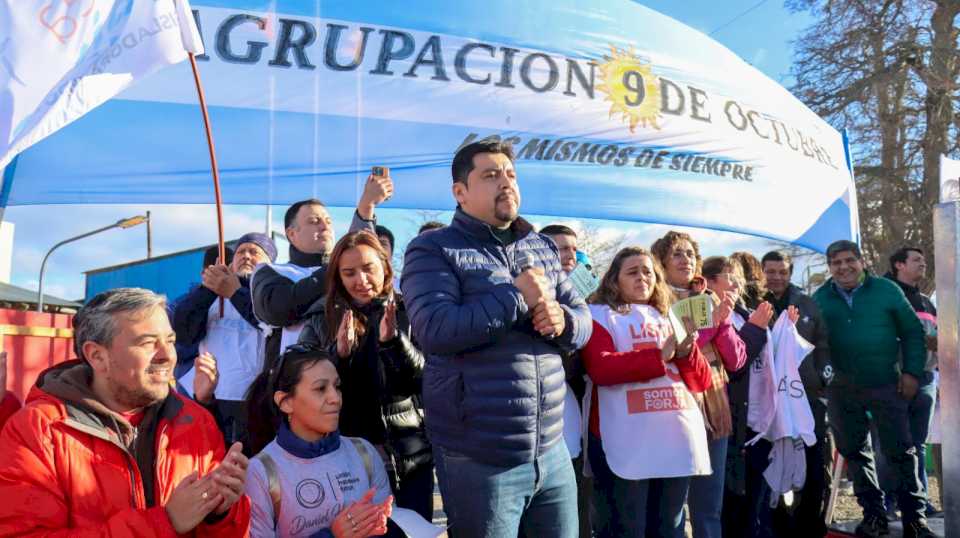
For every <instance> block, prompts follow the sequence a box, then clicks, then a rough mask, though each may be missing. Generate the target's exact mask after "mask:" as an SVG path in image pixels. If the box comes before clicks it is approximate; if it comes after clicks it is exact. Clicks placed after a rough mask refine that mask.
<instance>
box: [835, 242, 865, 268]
mask: <svg viewBox="0 0 960 538" xmlns="http://www.w3.org/2000/svg"><path fill="white" fill-rule="evenodd" d="M846 251H850V252H852V253H853V255H854V256H855V257H856V258H857V259H858V260H862V259H863V254H862V253H861V252H860V246H859V245H857V244H856V243H854V242H853V241H847V240H846V239H841V240H839V241H834V242H833V243H830V246H828V247H827V263H829V262H830V260H832V259H833V257H834V256H836V255H837V254H839V253H841V252H846Z"/></svg>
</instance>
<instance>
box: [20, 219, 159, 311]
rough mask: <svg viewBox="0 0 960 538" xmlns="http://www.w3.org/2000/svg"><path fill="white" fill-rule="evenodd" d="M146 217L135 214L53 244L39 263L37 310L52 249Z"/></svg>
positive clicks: (41, 309)
mask: <svg viewBox="0 0 960 538" xmlns="http://www.w3.org/2000/svg"><path fill="white" fill-rule="evenodd" d="M148 218H149V217H148V216H147V215H137V216H135V217H129V218H125V219H120V220H118V221H117V222H114V223H113V224H111V225H109V226H104V227H103V228H97V229H96V230H93V231H91V232H87V233H85V234H80V235H78V236H76V237H71V238H70V239H64V240H63V241H60V242H59V243H57V244H56V245H53V247H51V248H50V250H48V251H47V254H46V256H44V257H43V263H41V264H40V284H39V288H40V289H38V290H37V312H43V273H44V272H45V271H46V269H47V258H49V257H50V255H51V254H53V251H54V250H57V249H58V248H60V247H61V246H63V245H66V244H67V243H71V242H73V241H76V240H78V239H83V238H84V237H90V236H91V235H95V234H98V233H100V232H105V231H107V230H110V229H113V228H123V229H127V228H133V227H134V226H138V225H140V224H143V223H144V222H147V220H148Z"/></svg>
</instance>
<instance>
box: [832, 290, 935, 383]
mask: <svg viewBox="0 0 960 538" xmlns="http://www.w3.org/2000/svg"><path fill="white" fill-rule="evenodd" d="M813 299H814V300H815V301H816V302H817V305H818V306H819V307H820V312H821V313H822V314H823V319H824V321H825V322H826V325H827V329H828V333H829V335H830V356H831V359H832V362H833V368H834V369H835V370H836V373H837V375H838V376H839V377H841V378H846V379H848V380H851V381H853V382H854V383H856V384H858V385H863V386H870V387H874V386H878V385H885V384H890V383H896V382H897V381H898V379H899V375H900V372H901V371H903V372H906V373H909V374H912V375H913V376H915V377H916V378H917V379H923V369H924V365H925V364H926V345H925V342H924V338H923V326H922V325H921V324H920V319H919V318H917V314H916V312H914V311H913V307H912V306H910V303H909V302H907V298H906V297H905V296H904V295H903V291H902V290H901V289H900V287H899V286H897V285H896V284H894V283H893V282H891V281H889V280H887V279H885V278H879V277H875V276H873V275H871V274H869V273H868V274H867V275H866V280H864V282H863V285H862V286H860V288H858V289H857V290H856V291H855V292H854V294H853V308H850V307H849V306H848V305H847V301H846V300H845V299H844V298H843V296H841V295H840V293H839V292H838V291H837V290H836V287H835V286H834V284H833V279H832V278H831V279H830V280H828V281H827V282H826V283H825V284H824V285H823V286H821V287H820V289H818V290H817V292H816V293H814V294H813ZM901 345H902V348H903V364H902V365H901V364H900V351H901Z"/></svg>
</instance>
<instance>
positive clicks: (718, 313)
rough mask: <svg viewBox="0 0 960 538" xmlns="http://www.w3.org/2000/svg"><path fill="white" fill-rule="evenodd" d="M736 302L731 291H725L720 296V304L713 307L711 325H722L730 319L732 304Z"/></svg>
mask: <svg viewBox="0 0 960 538" xmlns="http://www.w3.org/2000/svg"><path fill="white" fill-rule="evenodd" d="M735 304H736V298H735V296H734V294H733V293H731V292H729V291H728V292H725V293H724V294H723V297H721V298H720V304H719V305H718V306H717V307H716V308H714V309H713V325H714V327H716V326H718V325H723V324H724V323H727V322H728V321H729V320H730V314H732V313H733V306H734V305H735Z"/></svg>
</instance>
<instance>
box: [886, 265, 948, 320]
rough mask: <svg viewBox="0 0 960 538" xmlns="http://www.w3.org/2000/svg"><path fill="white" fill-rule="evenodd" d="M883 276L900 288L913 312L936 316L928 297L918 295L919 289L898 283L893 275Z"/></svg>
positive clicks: (935, 309)
mask: <svg viewBox="0 0 960 538" xmlns="http://www.w3.org/2000/svg"><path fill="white" fill-rule="evenodd" d="M883 276H884V277H886V278H889V279H890V280H892V281H894V282H896V283H897V285H898V286H900V289H901V290H903V294H904V295H906V296H907V301H910V306H912V307H913V309H914V310H915V311H917V312H926V313H927V314H932V315H934V316H936V315H937V307H935V306H933V301H931V300H930V298H929V297H927V296H926V295H924V294H923V293H920V288H918V287H916V286H911V285H910V284H904V283H903V282H900V281H899V280H897V277H895V276H893V273H887V274H885V275H883Z"/></svg>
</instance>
